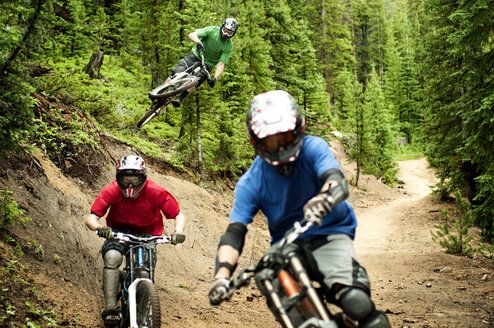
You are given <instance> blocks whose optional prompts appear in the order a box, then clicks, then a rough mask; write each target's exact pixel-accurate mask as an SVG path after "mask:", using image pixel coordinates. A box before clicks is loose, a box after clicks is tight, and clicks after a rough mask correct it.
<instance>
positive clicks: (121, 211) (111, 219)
mask: <svg viewBox="0 0 494 328" xmlns="http://www.w3.org/2000/svg"><path fill="white" fill-rule="evenodd" d="M108 209H110V211H109V213H108V216H107V217H106V224H107V225H108V226H109V227H111V228H119V227H120V228H130V232H131V233H148V234H150V235H153V236H160V235H161V234H162V233H163V228H164V226H163V215H162V213H163V214H164V215H165V217H166V218H167V219H172V218H174V217H176V216H177V215H178V213H180V207H179V206H178V202H177V200H176V199H175V198H174V197H173V196H172V195H171V194H170V193H169V192H168V190H166V189H165V188H163V187H162V186H161V185H159V184H158V183H156V182H154V181H152V180H149V179H147V180H146V182H145V185H144V188H143V189H142V190H141V192H140V193H139V195H138V196H137V197H136V198H126V197H124V195H123V194H122V192H121V191H120V188H119V187H118V184H117V180H115V181H113V182H112V183H110V184H109V185H108V186H106V187H105V188H103V190H101V192H100V193H99V195H98V197H96V200H95V201H94V204H93V206H92V207H91V212H93V213H94V214H96V215H98V216H100V217H102V216H103V215H105V213H106V211H107V210H108Z"/></svg>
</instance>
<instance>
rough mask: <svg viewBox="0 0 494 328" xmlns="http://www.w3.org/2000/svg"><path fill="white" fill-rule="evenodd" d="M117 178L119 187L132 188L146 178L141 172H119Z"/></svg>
mask: <svg viewBox="0 0 494 328" xmlns="http://www.w3.org/2000/svg"><path fill="white" fill-rule="evenodd" d="M117 180H118V184H119V186H120V187H122V188H125V189H128V188H131V189H132V188H137V187H139V186H141V185H142V183H143V182H144V181H145V180H146V178H145V177H144V176H143V175H142V174H137V175H133V174H121V175H119V176H118V178H117Z"/></svg>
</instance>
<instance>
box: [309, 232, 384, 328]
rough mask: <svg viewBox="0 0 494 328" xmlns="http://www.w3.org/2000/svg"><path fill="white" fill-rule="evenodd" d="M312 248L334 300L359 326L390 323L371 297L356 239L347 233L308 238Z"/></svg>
mask: <svg viewBox="0 0 494 328" xmlns="http://www.w3.org/2000/svg"><path fill="white" fill-rule="evenodd" d="M307 246H308V247H309V249H310V250H311V251H312V256H313V258H314V260H315V262H316V265H317V271H318V273H320V274H321V275H322V280H323V281H324V284H325V285H326V286H327V287H328V290H332V291H333V292H334V294H333V297H332V298H333V300H334V301H335V303H336V304H337V305H338V306H340V308H341V309H342V310H343V312H344V313H345V314H346V315H347V316H348V317H350V318H352V319H353V320H356V321H358V322H359V327H365V328H385V327H386V328H387V327H390V325H389V322H388V320H387V318H386V315H385V314H384V313H382V312H380V311H378V310H376V308H375V306H374V303H373V302H372V300H371V298H370V282H369V277H368V276H367V272H366V271H365V269H364V268H363V267H362V266H361V265H360V264H359V263H358V262H357V260H356V255H355V250H354V248H353V242H352V240H351V239H350V237H348V236H347V235H331V236H328V237H327V238H326V240H322V241H321V240H320V239H318V240H315V241H314V242H309V243H308V245H307Z"/></svg>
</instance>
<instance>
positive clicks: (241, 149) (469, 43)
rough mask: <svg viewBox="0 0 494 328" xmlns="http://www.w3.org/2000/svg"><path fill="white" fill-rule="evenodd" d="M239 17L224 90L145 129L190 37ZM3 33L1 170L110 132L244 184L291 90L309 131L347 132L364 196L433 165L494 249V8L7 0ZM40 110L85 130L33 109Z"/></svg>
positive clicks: (196, 96)
mask: <svg viewBox="0 0 494 328" xmlns="http://www.w3.org/2000/svg"><path fill="white" fill-rule="evenodd" d="M227 17H234V18H235V19H236V20H237V22H238V23H239V28H238V31H237V33H236V35H235V36H234V37H233V38H232V41H233V51H232V54H231V56H230V59H229V62H228V64H227V65H226V67H225V70H224V72H223V74H222V75H221V77H220V78H219V79H218V82H217V83H216V85H215V87H214V88H210V87H209V86H208V85H207V83H204V84H203V85H202V86H201V87H200V88H198V89H197V90H196V91H194V92H193V93H192V94H191V95H190V96H189V97H188V98H187V99H186V100H185V101H184V103H183V105H182V107H179V108H176V107H173V106H168V107H167V108H166V111H165V112H164V113H163V114H162V115H161V116H160V117H158V118H156V119H154V120H153V121H152V122H151V123H149V124H147V125H146V126H144V127H143V128H141V129H139V128H137V127H136V123H137V122H138V121H139V120H140V118H142V116H143V115H144V114H145V113H146V109H147V108H148V107H149V105H150V99H149V98H148V95H147V93H148V91H150V90H152V89H153V88H155V87H156V86H158V85H159V84H161V83H163V82H164V81H165V80H166V78H167V77H168V76H169V74H170V71H171V69H172V68H173V67H174V66H175V64H176V63H177V62H178V61H179V60H180V58H182V57H183V56H184V55H186V54H187V53H189V52H190V50H191V48H192V46H193V45H194V44H193V43H192V42H191V41H190V40H189V39H188V37H187V35H188V34H189V33H190V32H193V31H195V30H196V29H198V28H202V27H206V26H211V25H213V26H219V25H220V24H221V23H222V21H223V20H224V19H225V18H227ZM0 25H1V29H0V81H1V82H0V152H1V153H2V156H7V155H8V154H9V152H13V151H21V150H22V149H24V148H26V147H33V146H34V147H38V148H41V149H43V148H46V147H51V148H56V147H58V148H57V149H60V148H63V147H64V145H69V144H70V145H71V147H72V148H71V149H72V151H73V152H74V153H77V152H78V151H83V150H84V149H85V147H92V148H97V147H98V141H97V138H98V133H95V132H94V131H95V130H94V129H97V131H105V133H109V134H111V135H113V136H115V137H116V138H120V139H122V140H125V141H126V142H128V143H129V144H132V145H134V146H135V147H138V148H139V149H141V150H142V151H143V152H145V153H147V154H149V155H150V156H155V157H160V158H163V157H165V158H166V160H167V162H168V163H170V165H172V166H174V167H176V168H181V169H185V170H190V171H194V172H199V173H198V174H199V175H203V176H219V177H230V178H237V177H239V176H240V175H241V174H242V172H244V171H245V170H246V169H247V168H248V166H249V165H250V163H251V162H252V159H253V157H254V150H253V148H252V147H251V145H250V143H249V140H248V138H247V137H246V135H245V112H246V108H247V106H248V104H249V101H250V100H251V99H252V98H253V96H255V95H256V94H259V93H262V92H265V91H269V90H274V89H283V90H286V91H288V92H290V93H291V94H292V95H293V96H294V97H295V99H296V100H297V102H298V104H299V105H300V107H301V109H302V110H303V113H304V114H305V116H306V120H307V133H309V134H315V135H320V136H323V137H326V138H330V137H334V135H333V134H331V132H333V131H338V132H339V133H338V136H339V137H340V138H341V139H342V140H343V142H344V143H345V145H346V147H347V150H348V152H349V156H350V158H351V159H352V160H353V161H355V163H357V172H356V175H355V177H353V178H352V181H351V182H352V183H353V184H354V185H358V183H359V181H358V180H359V175H360V174H364V173H365V174H371V175H375V176H376V177H378V178H380V179H381V181H383V182H384V183H386V184H389V185H394V184H396V183H397V178H396V171H397V165H396V162H397V160H398V158H399V156H400V155H401V156H404V155H406V154H412V155H416V156H417V155H418V156H425V157H426V158H427V159H428V161H429V163H430V164H431V166H432V167H434V168H435V169H436V171H437V172H438V175H439V178H440V181H441V182H440V183H439V184H438V185H437V186H436V190H437V192H439V193H441V194H442V195H443V196H444V197H448V195H454V194H457V195H461V197H463V198H464V199H466V200H467V201H468V203H469V206H470V208H471V210H470V211H471V213H472V224H474V225H476V226H477V227H479V228H480V229H481V230H482V235H483V236H484V238H485V240H487V241H489V240H492V239H493V238H494V225H493V224H494V219H493V218H494V133H493V131H494V108H493V107H494V65H493V63H494V0H470V1H465V0H303V1H302V0H265V1H260V0H140V1H137V0H2V1H1V2H0ZM93 56H99V58H100V59H101V60H102V64H101V67H100V69H98V70H97V71H91V69H90V68H91V67H90V65H89V63H90V60H91V58H92V57H93ZM40 99H48V100H50V101H52V102H56V103H60V104H63V105H64V106H66V107H67V108H72V109H73V113H74V115H73V116H74V120H71V121H68V120H66V119H65V120H64V119H61V117H62V116H61V112H62V111H63V110H64V109H63V108H51V109H50V111H45V112H41V111H39V110H38V111H36V110H34V108H35V104H36V103H37V102H39V101H40ZM75 113H78V115H75ZM76 116H77V117H86V118H90V121H91V122H93V126H88V124H87V123H84V122H88V121H87V120H85V121H81V120H78V119H76Z"/></svg>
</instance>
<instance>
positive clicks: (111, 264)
mask: <svg viewBox="0 0 494 328" xmlns="http://www.w3.org/2000/svg"><path fill="white" fill-rule="evenodd" d="M104 262H105V268H108V269H117V268H118V267H120V265H121V264H122V262H123V255H122V253H120V252H119V251H117V250H114V249H110V250H109V251H107V252H106V253H105V256H104Z"/></svg>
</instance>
